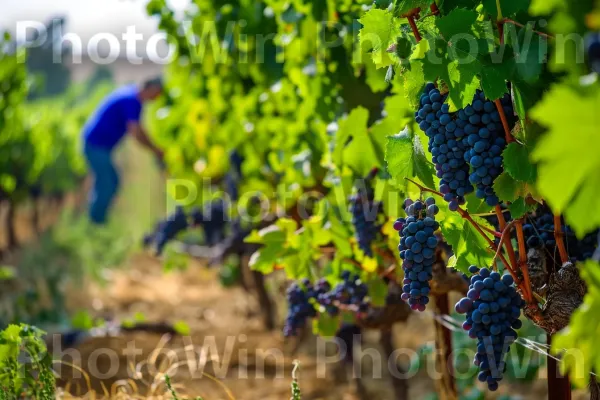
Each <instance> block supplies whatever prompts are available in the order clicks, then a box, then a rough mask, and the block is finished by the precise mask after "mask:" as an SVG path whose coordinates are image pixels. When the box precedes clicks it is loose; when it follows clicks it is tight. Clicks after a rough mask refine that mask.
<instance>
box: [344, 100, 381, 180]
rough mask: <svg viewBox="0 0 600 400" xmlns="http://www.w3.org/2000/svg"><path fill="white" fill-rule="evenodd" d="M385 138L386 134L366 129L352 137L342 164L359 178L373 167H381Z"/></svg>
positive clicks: (345, 150)
mask: <svg viewBox="0 0 600 400" xmlns="http://www.w3.org/2000/svg"><path fill="white" fill-rule="evenodd" d="M358 108H359V109H360V108H361V107H358ZM355 110H356V109H355ZM386 137H387V132H381V131H380V130H369V131H367V130H366V129H365V131H364V132H362V133H360V134H358V135H356V136H354V137H353V138H352V141H351V142H350V143H349V144H348V145H347V146H346V148H345V149H344V164H345V165H346V166H348V167H350V168H351V169H352V170H353V171H355V172H356V173H357V174H358V175H360V176H366V175H367V174H368V173H369V172H370V171H371V170H372V169H373V167H378V168H379V167H382V166H383V164H384V162H385V161H384V151H385V150H384V146H385V140H386Z"/></svg>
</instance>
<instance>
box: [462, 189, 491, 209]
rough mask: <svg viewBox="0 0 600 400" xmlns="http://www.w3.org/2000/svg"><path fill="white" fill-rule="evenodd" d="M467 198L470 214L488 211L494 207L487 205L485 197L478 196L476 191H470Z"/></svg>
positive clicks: (467, 207)
mask: <svg viewBox="0 0 600 400" xmlns="http://www.w3.org/2000/svg"><path fill="white" fill-rule="evenodd" d="M465 199H466V200H467V204H466V209H467V211H468V212H469V214H483V213H488V212H490V210H491V208H492V207H490V206H488V205H487V203H486V202H485V199H480V198H478V197H477V196H476V195H475V193H469V194H468V195H467V196H466V197H465Z"/></svg>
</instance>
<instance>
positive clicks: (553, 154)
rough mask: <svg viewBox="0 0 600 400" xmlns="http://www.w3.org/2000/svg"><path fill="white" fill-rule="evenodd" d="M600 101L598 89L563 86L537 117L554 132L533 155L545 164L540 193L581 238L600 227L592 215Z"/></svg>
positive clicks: (550, 94) (534, 113) (556, 87)
mask: <svg viewBox="0 0 600 400" xmlns="http://www.w3.org/2000/svg"><path fill="white" fill-rule="evenodd" d="M599 102H600V90H598V89H597V88H589V89H587V90H585V89H583V88H576V87H570V86H569V85H566V84H559V85H554V86H553V87H552V88H551V89H550V91H549V92H548V93H547V94H546V96H545V97H544V99H543V101H542V102H541V103H540V104H538V105H537V106H536V107H535V108H534V109H533V110H532V113H531V115H532V116H533V118H535V119H536V120H537V121H538V122H539V123H541V124H542V125H544V126H545V127H547V128H548V132H547V134H546V135H544V136H543V137H542V138H541V140H540V142H539V144H538V145H537V146H536V148H535V150H534V151H533V153H532V157H533V159H534V160H535V161H537V162H539V164H540V165H539V175H540V176H539V180H538V188H539V191H540V194H541V195H542V196H544V198H545V199H546V200H547V201H548V203H549V204H550V205H551V206H552V207H553V208H554V209H555V210H557V212H559V213H562V214H564V215H565V217H566V219H567V222H568V223H569V224H570V225H571V226H572V227H573V229H574V230H575V232H576V233H577V235H578V236H582V235H583V234H585V233H587V232H590V231H592V230H593V229H595V228H597V227H599V226H600V216H599V215H597V214H595V213H589V212H588V211H589V210H590V209H593V208H594V207H595V204H596V197H597V196H596V195H597V190H598V187H600V186H599V185H600V181H598V174H597V171H598V168H600V164H599V161H598V157H597V155H596V154H595V151H594V149H595V148H597V146H598V145H600V138H599V137H598V134H597V131H598V121H597V113H598V107H597V105H598V103H599ZM558 116H560V118H558ZM574 122H575V123H576V125H575V127H574V126H573V125H572V124H573V123H574Z"/></svg>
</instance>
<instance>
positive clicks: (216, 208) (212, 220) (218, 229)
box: [190, 199, 227, 246]
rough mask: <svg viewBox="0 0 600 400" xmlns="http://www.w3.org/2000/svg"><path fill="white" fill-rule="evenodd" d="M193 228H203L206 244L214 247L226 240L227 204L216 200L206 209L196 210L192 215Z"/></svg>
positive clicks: (205, 207)
mask: <svg viewBox="0 0 600 400" xmlns="http://www.w3.org/2000/svg"><path fill="white" fill-rule="evenodd" d="M190 217H191V219H192V226H201V227H202V229H203V230H204V238H205V242H206V244H207V245H208V246H214V245H216V244H218V243H219V242H221V241H223V240H224V239H225V228H226V227H227V215H226V206H225V202H224V200H222V199H215V200H213V201H211V202H210V203H207V204H206V205H205V206H204V209H200V208H198V207H196V208H194V209H193V210H192V212H191V213H190Z"/></svg>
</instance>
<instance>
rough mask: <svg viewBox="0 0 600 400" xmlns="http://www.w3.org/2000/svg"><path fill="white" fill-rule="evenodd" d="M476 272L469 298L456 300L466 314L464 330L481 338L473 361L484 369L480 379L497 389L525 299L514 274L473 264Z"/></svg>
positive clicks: (517, 327) (471, 335) (515, 336)
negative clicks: (513, 277) (516, 287)
mask: <svg viewBox="0 0 600 400" xmlns="http://www.w3.org/2000/svg"><path fill="white" fill-rule="evenodd" d="M473 271H474V272H478V273H479V275H473V276H472V277H471V280H470V283H471V284H470V286H469V292H468V294H467V297H464V298H462V299H460V300H459V302H458V303H456V306H455V310H456V312H458V313H460V314H466V317H467V318H466V320H465V323H464V324H463V329H464V330H466V331H468V332H469V336H470V337H471V338H473V339H477V354H476V355H475V359H474V360H473V363H474V364H475V365H476V366H478V367H479V369H480V372H479V376H478V378H479V380H480V381H481V382H486V383H487V385H488V389H490V390H491V391H495V390H496V389H498V382H500V381H501V380H502V377H503V376H502V375H503V373H504V372H505V370H506V362H505V361H504V357H505V355H506V353H507V352H508V351H509V349H510V345H511V344H512V343H513V342H514V341H515V340H516V339H517V332H516V331H515V329H519V328H520V327H521V321H520V320H519V316H520V315H521V309H522V308H523V307H524V305H525V302H524V301H523V299H521V296H520V295H519V293H517V291H516V289H515V287H514V286H513V283H514V282H513V279H512V277H511V276H510V275H504V276H501V275H500V274H499V273H497V272H491V271H490V270H489V269H488V268H481V269H480V270H479V269H478V268H477V267H476V266H471V267H470V268H469V272H472V273H474V272H473Z"/></svg>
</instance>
